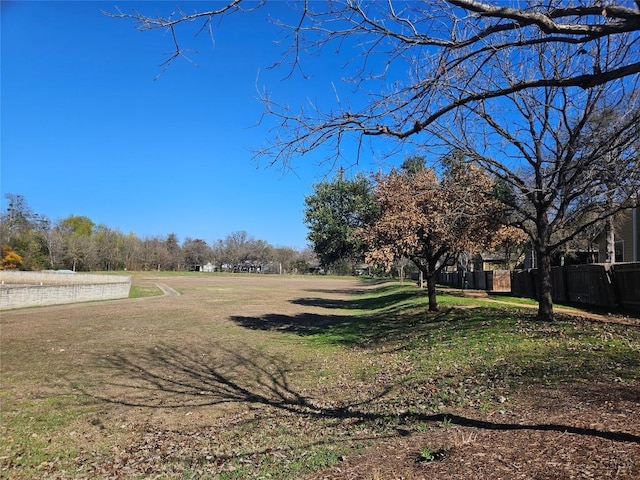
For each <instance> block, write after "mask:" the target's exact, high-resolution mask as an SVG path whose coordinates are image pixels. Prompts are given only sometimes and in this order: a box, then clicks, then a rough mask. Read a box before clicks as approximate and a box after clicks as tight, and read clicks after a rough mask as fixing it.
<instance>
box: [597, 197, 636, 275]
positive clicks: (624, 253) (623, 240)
mask: <svg viewBox="0 0 640 480" xmlns="http://www.w3.org/2000/svg"><path fill="white" fill-rule="evenodd" d="M616 224H617V226H616V229H615V233H614V239H615V252H616V263H620V262H640V208H638V207H636V208H633V209H631V210H627V211H625V212H622V213H621V214H620V215H619V216H617V217H616ZM597 244H598V261H599V262H601V263H604V262H605V261H606V258H607V243H606V238H605V236H604V233H603V234H601V235H599V236H598V238H597Z"/></svg>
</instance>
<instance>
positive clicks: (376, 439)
mask: <svg viewBox="0 0 640 480" xmlns="http://www.w3.org/2000/svg"><path fill="white" fill-rule="evenodd" d="M158 283H160V284H165V285H168V286H170V287H171V288H173V289H175V290H176V291H178V292H179V293H180V294H181V295H179V296H163V295H162V291H161V289H160V288H159V287H157V286H156V284H158ZM133 285H134V287H133V289H132V295H131V297H132V298H130V299H126V300H118V301H106V302H92V303H87V304H76V305H63V306H55V307H42V308H31V309H24V310H14V311H9V312H3V313H2V316H1V317H0V335H1V336H0V340H1V347H2V348H1V352H0V355H1V356H0V361H1V363H0V365H1V369H2V372H1V373H2V390H1V392H0V401H1V412H0V414H1V416H0V419H1V422H2V423H1V425H0V441H1V446H0V449H1V450H0V477H2V478H11V479H32V478H78V479H79V478H123V479H124V478H127V479H129V478H132V479H133V478H183V479H204V478H217V479H231V478H238V479H240V478H256V479H257V478H273V479H298V478H309V479H311V478H344V479H352V478H362V479H382V478H384V479H386V478H407V479H411V478H416V479H417V478H435V479H440V478H442V479H445V478H465V479H469V478H549V479H551V478H622V479H627V478H628V479H635V478H640V327H639V326H634V325H620V324H617V323H615V322H613V323H604V322H599V321H594V320H592V319H586V318H581V317H579V316H568V315H558V319H557V320H556V321H555V322H553V323H541V322H538V321H536V320H535V317H534V315H535V311H533V310H531V309H527V308H525V307H526V305H523V306H522V307H520V306H518V305H506V304H497V303H490V302H488V301H483V300H482V299H468V298H463V297H460V296H441V297H440V299H439V300H440V305H441V311H440V312H438V313H428V312H427V311H426V299H425V298H424V295H423V293H422V292H419V291H418V290H417V289H416V288H415V286H413V285H411V284H404V285H400V284H397V283H374V282H368V283H367V282H362V281H358V280H356V279H337V278H322V277H287V276H282V277H280V276H261V275H252V276H250V275H247V276H240V275H238V276H233V275H207V274H189V275H167V274H162V273H152V274H140V273H136V274H134V275H133ZM500 300H501V301H503V300H504V301H507V300H508V299H502V298H501V299H500Z"/></svg>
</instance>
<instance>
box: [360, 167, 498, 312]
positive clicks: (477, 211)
mask: <svg viewBox="0 0 640 480" xmlns="http://www.w3.org/2000/svg"><path fill="white" fill-rule="evenodd" d="M460 160H461V159H460V158H459V157H456V156H453V157H450V158H449V159H448V160H447V161H446V162H445V164H446V165H447V167H446V170H445V172H444V173H443V175H442V177H441V178H438V176H437V174H436V171H435V170H434V169H433V168H423V169H405V170H404V171H400V172H397V171H392V172H391V173H390V174H388V175H383V174H378V175H377V176H376V190H375V195H376V201H377V203H378V205H379V207H380V217H379V218H378V219H377V220H376V221H375V222H373V224H372V225H371V226H370V227H369V228H367V229H366V230H365V231H364V238H365V240H366V242H367V244H368V246H369V249H368V251H367V255H366V258H367V260H368V261H371V262H373V263H375V264H377V265H379V266H381V267H383V268H385V269H386V270H389V269H391V268H392V266H393V264H394V261H396V260H398V259H400V258H402V257H407V258H409V259H411V261H413V263H414V264H415V265H416V267H418V269H419V270H420V272H422V274H423V276H424V279H425V281H426V283H427V292H428V296H429V310H430V311H437V310H438V303H437V299H436V275H437V274H438V272H440V271H441V270H442V268H443V267H444V266H445V265H447V264H448V263H450V262H451V261H453V260H454V259H455V258H456V257H457V256H458V255H459V254H460V253H462V252H463V251H465V250H470V249H473V248H477V247H478V246H483V245H488V244H489V243H490V242H491V238H492V235H493V232H495V230H496V229H497V228H498V224H497V220H499V218H500V215H499V206H498V203H497V202H495V201H494V200H493V199H492V197H491V192H492V187H493V181H492V180H491V178H490V177H488V176H487V175H485V174H484V173H483V172H482V171H480V170H479V169H478V168H476V167H473V166H469V167H466V166H465V164H464V163H463V162H461V161H460Z"/></svg>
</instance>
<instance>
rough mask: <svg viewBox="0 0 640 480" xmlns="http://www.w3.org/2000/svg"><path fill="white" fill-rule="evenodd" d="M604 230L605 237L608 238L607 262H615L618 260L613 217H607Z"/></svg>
mask: <svg viewBox="0 0 640 480" xmlns="http://www.w3.org/2000/svg"><path fill="white" fill-rule="evenodd" d="M604 231H605V237H606V240H607V257H606V260H605V262H607V263H615V262H616V237H615V232H614V229H613V217H609V218H607V222H606V223H605V229H604Z"/></svg>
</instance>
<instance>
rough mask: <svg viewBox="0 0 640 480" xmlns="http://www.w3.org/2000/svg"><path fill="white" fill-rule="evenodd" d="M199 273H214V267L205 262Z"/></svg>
mask: <svg viewBox="0 0 640 480" xmlns="http://www.w3.org/2000/svg"><path fill="white" fill-rule="evenodd" d="M200 271H201V272H215V271H216V266H215V265H214V264H213V263H211V262H207V264H206V265H202V269H201V270H200Z"/></svg>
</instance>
